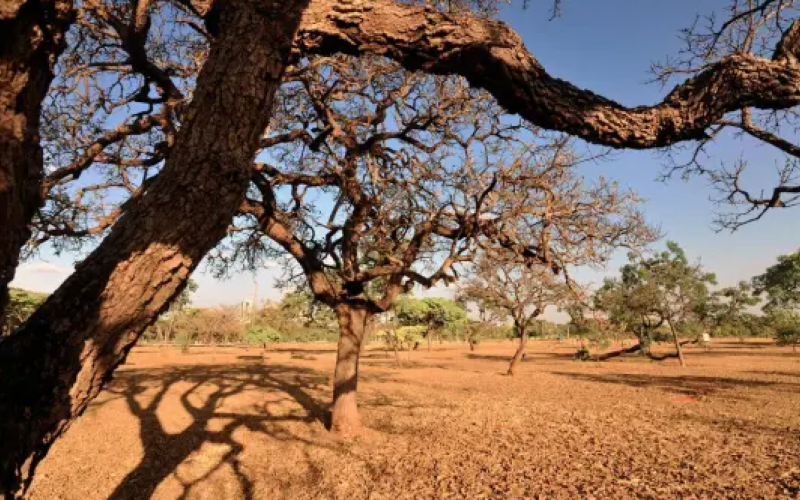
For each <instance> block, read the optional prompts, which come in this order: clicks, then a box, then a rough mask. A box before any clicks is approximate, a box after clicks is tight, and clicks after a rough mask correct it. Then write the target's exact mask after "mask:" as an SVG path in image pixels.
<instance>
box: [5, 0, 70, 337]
mask: <svg viewBox="0 0 800 500" xmlns="http://www.w3.org/2000/svg"><path fill="white" fill-rule="evenodd" d="M72 15H73V11H72V1H71V0H55V1H48V0H39V1H36V0H0V329H2V325H3V319H4V312H5V309H6V305H7V303H8V284H9V283H10V282H11V280H13V279H14V272H15V270H16V268H17V264H18V263H19V252H20V249H21V248H22V246H23V245H24V244H25V242H26V241H27V240H28V238H29V237H30V230H29V228H28V226H29V223H30V221H31V218H32V217H33V214H34V213H35V211H36V209H38V208H39V207H40V206H41V204H42V197H41V187H40V186H41V183H42V177H43V167H42V148H41V146H40V144H39V115H40V114H41V110H42V101H43V100H44V97H45V94H46V93H47V90H48V88H49V87H50V82H51V81H52V80H53V70H54V67H55V64H56V60H57V59H58V56H59V55H60V54H61V52H62V51H63V49H64V45H65V44H64V35H65V33H66V31H67V29H68V28H69V25H70V23H71V21H72Z"/></svg>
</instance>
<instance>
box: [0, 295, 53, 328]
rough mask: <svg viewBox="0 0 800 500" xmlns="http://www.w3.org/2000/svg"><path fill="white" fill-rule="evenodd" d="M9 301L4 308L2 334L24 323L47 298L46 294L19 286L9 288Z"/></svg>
mask: <svg viewBox="0 0 800 500" xmlns="http://www.w3.org/2000/svg"><path fill="white" fill-rule="evenodd" d="M9 292H10V293H9V301H8V307H7V308H6V323H5V325H4V330H2V331H0V333H2V334H6V333H10V332H11V331H13V330H14V328H16V327H18V326H19V325H21V324H22V323H24V322H25V321H26V320H27V319H28V318H29V317H30V315H31V314H33V312H34V311H35V310H36V308H37V307H39V306H40V305H42V303H43V302H44V301H45V300H46V299H47V294H45V293H36V292H29V291H28V290H22V289H19V288H11V289H9Z"/></svg>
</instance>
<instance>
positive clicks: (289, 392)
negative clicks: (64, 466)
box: [108, 363, 328, 500]
mask: <svg viewBox="0 0 800 500" xmlns="http://www.w3.org/2000/svg"><path fill="white" fill-rule="evenodd" d="M325 384H326V377H324V376H323V375H321V374H319V373H318V372H316V371H314V370H311V369H307V368H299V367H288V366H280V365H269V366H265V365H262V364H255V363H249V364H237V365H210V366H209V365H205V366H202V365H200V366H198V365H192V366H185V367H172V368H168V369H147V370H139V369H137V370H128V371H125V372H121V373H119V374H118V376H117V378H116V380H115V382H114V383H113V384H112V385H111V387H109V389H108V390H109V392H111V393H114V394H116V397H114V398H112V399H118V398H120V397H121V398H124V399H125V402H126V404H127V406H128V409H129V410H130V411H131V413H132V414H133V415H134V416H136V417H137V418H138V419H139V424H140V439H141V444H142V448H143V452H144V453H143V457H142V459H141V460H140V462H139V463H138V465H137V466H136V467H135V468H134V469H133V470H132V471H130V472H129V473H128V474H127V475H126V476H125V478H124V479H123V480H122V481H121V482H120V483H119V485H118V486H117V487H116V489H115V490H114V491H113V493H111V495H110V496H109V498H111V499H116V500H122V499H125V500H128V499H146V498H150V497H151V496H152V495H153V493H154V492H155V490H156V488H157V487H158V486H159V484H161V483H162V482H163V481H164V480H165V479H166V478H167V477H169V476H170V474H172V473H173V472H174V471H176V469H177V468H178V467H179V466H180V464H181V463H183V462H184V461H185V460H186V459H187V458H188V457H189V456H190V455H191V454H192V453H193V452H196V451H198V450H199V449H200V448H201V446H203V444H204V443H213V444H219V445H222V446H223V447H224V448H226V449H227V451H226V452H225V453H224V455H222V456H221V457H218V459H215V463H214V464H212V466H211V467H209V468H208V470H206V471H205V472H204V473H203V474H202V475H201V476H200V477H197V478H194V479H192V480H189V481H183V480H181V479H180V478H178V480H179V481H180V482H181V486H182V488H183V494H182V495H181V497H180V498H182V499H184V498H187V497H188V495H189V493H190V491H191V489H192V488H193V487H194V486H195V485H197V484H199V483H201V482H202V481H203V480H204V479H206V478H208V477H209V476H211V475H212V474H213V473H214V472H215V471H217V470H219V469H220V468H221V467H223V466H225V465H229V466H230V467H231V469H232V471H233V474H234V476H235V477H236V480H237V482H238V485H239V488H240V491H241V493H242V496H243V497H244V498H246V499H250V498H253V482H252V480H251V479H250V478H249V477H248V476H247V474H246V472H245V471H244V470H243V468H242V465H241V463H240V461H239V455H240V454H241V453H242V451H243V445H242V444H241V443H239V442H237V441H236V439H234V436H233V434H234V432H235V431H236V430H238V429H241V428H246V429H248V430H251V431H255V432H263V433H266V434H269V435H270V437H271V438H273V439H278V440H286V441H289V440H299V441H302V440H303V438H300V437H298V436H294V435H292V434H291V433H290V432H289V431H288V430H287V429H286V428H285V427H283V426H280V425H279V424H280V423H281V422H291V421H301V422H309V423H310V422H314V421H320V422H323V423H325V421H326V420H327V418H328V416H327V410H326V409H325V408H324V407H323V406H321V405H319V404H318V403H317V402H316V399H315V396H314V395H312V394H313V393H314V392H316V391H317V390H318V389H321V388H322V387H321V386H324V385H325ZM265 390H266V391H269V394H270V395H271V396H274V395H277V399H276V398H275V397H270V398H268V401H266V402H264V401H262V402H260V403H255V404H253V405H252V406H251V407H250V408H245V409H242V411H238V407H236V406H234V407H233V408H234V409H233V410H232V411H230V410H225V409H224V408H225V403H226V401H230V399H231V398H233V397H235V396H239V395H241V394H243V393H244V392H246V391H259V392H257V394H259V395H263V394H266V392H265ZM176 394H179V396H178V397H176ZM317 396H318V397H319V395H317ZM167 399H169V400H170V402H171V404H174V403H173V402H174V401H179V403H177V404H179V405H180V407H182V408H183V409H184V410H185V411H186V412H187V413H188V414H189V416H190V417H191V421H190V424H189V425H188V426H187V427H186V428H184V429H183V430H181V431H180V432H177V433H170V432H168V430H167V429H166V428H165V425H164V423H163V422H162V421H161V420H160V419H159V417H158V415H157V412H158V409H159V407H160V406H161V405H162V404H164V403H165V401H166V400H167ZM261 399H263V398H261ZM298 406H299V407H298ZM212 420H214V423H213V424H212ZM315 444H316V445H319V444H318V443H315Z"/></svg>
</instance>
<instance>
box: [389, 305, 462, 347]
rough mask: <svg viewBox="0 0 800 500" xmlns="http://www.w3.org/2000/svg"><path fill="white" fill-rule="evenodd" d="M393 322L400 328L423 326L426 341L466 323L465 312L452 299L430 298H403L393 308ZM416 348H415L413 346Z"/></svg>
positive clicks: (429, 342) (429, 345) (423, 335)
mask: <svg viewBox="0 0 800 500" xmlns="http://www.w3.org/2000/svg"><path fill="white" fill-rule="evenodd" d="M393 312H394V316H395V320H396V321H397V323H399V324H400V325H402V326H424V327H425V329H424V330H423V333H422V338H423V339H427V341H428V350H430V349H431V337H433V335H434V334H436V333H439V332H441V331H444V330H450V331H453V330H455V329H456V328H458V327H460V326H462V325H464V324H465V323H466V322H467V311H466V310H465V309H464V307H463V306H462V305H461V304H459V303H457V302H456V301H454V300H452V299H447V298H443V297H431V298H424V299H415V298H412V297H403V298H401V299H400V300H398V301H397V304H395V306H394V308H393ZM415 348H416V346H415Z"/></svg>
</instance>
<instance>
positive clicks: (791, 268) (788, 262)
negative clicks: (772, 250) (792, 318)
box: [753, 251, 800, 310]
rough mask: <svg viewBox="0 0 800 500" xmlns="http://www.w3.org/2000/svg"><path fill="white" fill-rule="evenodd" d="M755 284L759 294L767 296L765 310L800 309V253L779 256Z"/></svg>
mask: <svg viewBox="0 0 800 500" xmlns="http://www.w3.org/2000/svg"><path fill="white" fill-rule="evenodd" d="M753 284H754V286H755V289H756V291H757V293H759V294H766V295H767V303H766V304H765V309H767V310H770V309H787V310H792V309H794V310H797V309H798V308H800V251H797V252H794V253H790V254H787V255H781V256H779V257H778V263H777V264H774V265H772V266H770V267H769V268H767V270H766V271H765V272H764V274H761V275H759V276H756V277H755V278H753Z"/></svg>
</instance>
